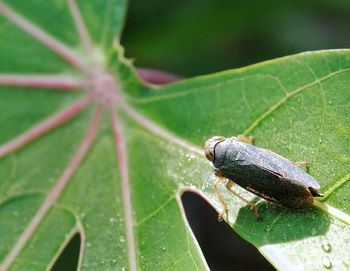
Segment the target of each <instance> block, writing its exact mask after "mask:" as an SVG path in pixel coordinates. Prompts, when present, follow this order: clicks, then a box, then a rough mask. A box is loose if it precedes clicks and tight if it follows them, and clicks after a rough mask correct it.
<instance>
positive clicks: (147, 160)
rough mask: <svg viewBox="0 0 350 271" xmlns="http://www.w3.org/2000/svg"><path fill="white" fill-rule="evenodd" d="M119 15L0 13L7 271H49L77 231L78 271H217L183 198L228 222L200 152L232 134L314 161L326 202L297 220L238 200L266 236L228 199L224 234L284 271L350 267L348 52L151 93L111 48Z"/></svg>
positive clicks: (81, 7) (116, 11)
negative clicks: (188, 194) (192, 195)
mask: <svg viewBox="0 0 350 271" xmlns="http://www.w3.org/2000/svg"><path fill="white" fill-rule="evenodd" d="M125 5H126V4H125V3H124V1H119V0H110V1H103V3H102V2H101V1H97V0H96V1H74V0H71V1H67V2H66V1H49V2H45V5H43V4H42V1H39V0H37V1H34V0H32V1H27V2H26V3H25V4H24V3H23V1H19V0H18V1H0V15H2V16H0V36H1V37H3V38H2V40H1V42H0V63H1V64H0V110H1V113H2V114H1V116H0V129H1V133H0V144H1V146H0V157H2V158H1V160H0V180H1V181H0V244H1V245H0V262H1V263H2V264H1V268H0V269H1V270H2V269H4V270H7V269H9V270H46V269H48V268H49V267H50V266H52V264H53V263H54V262H55V259H56V258H57V257H58V255H59V254H60V252H61V251H62V249H63V248H64V246H65V245H66V244H67V243H68V242H69V240H70V239H71V238H72V236H74V235H75V234H76V233H79V234H80V236H81V240H82V244H81V252H80V259H79V266H78V268H79V269H82V270H120V269H125V270H126V269H130V270H135V269H143V270H165V269H184V270H205V269H207V265H206V263H205V260H204V258H203V256H202V254H201V252H200V249H199V247H198V244H197V242H196V241H195V239H194V237H193V234H192V232H191V230H190V228H189V226H188V224H187V222H186V220H185V216H184V212H183V209H182V206H181V200H180V196H181V193H182V192H183V191H186V190H190V191H194V192H197V193H200V194H201V195H202V196H203V197H205V198H206V199H207V200H208V201H209V202H210V203H211V204H212V205H213V206H214V207H215V208H216V209H217V210H218V211H220V210H221V209H222V206H221V205H220V202H219V201H218V199H217V198H216V196H215V194H214V190H213V181H214V180H215V176H214V174H213V170H212V168H211V166H210V165H209V163H208V162H207V161H206V159H205V158H204V157H203V155H202V144H203V142H204V141H205V140H206V139H207V138H208V137H211V136H213V135H224V136H232V135H237V134H245V135H254V136H255V138H256V145H258V146H260V147H264V148H267V149H270V150H272V151H274V152H276V153H279V154H281V155H283V156H285V157H287V158H288V159H289V160H291V161H300V160H303V161H307V162H309V163H310V164H311V170H310V174H311V175H313V176H314V177H315V178H316V179H317V180H318V181H319V183H320V185H321V191H322V192H323V193H325V198H324V200H323V202H322V203H318V204H317V206H318V208H312V209H310V210H306V211H301V212H296V211H292V210H286V209H283V208H280V207H278V206H276V205H273V204H270V203H268V202H266V201H263V200H259V199H256V198H254V196H253V195H252V194H249V193H248V192H246V191H243V190H241V189H239V188H237V187H235V188H234V189H235V190H237V191H239V192H240V193H241V194H242V195H244V197H246V198H248V199H254V200H255V201H256V202H257V205H258V207H259V209H260V213H261V214H262V216H263V217H264V220H263V221H262V222H256V219H255V216H254V213H253V212H252V211H251V210H250V208H249V207H248V206H246V205H245V204H244V203H242V202H240V201H239V200H238V199H236V198H232V197H230V196H229V195H228V193H227V192H225V191H224V190H225V189H224V188H222V191H221V192H222V194H223V195H224V197H225V199H226V200H227V202H229V212H228V214H227V217H226V220H227V223H229V224H230V225H231V226H232V228H233V229H234V230H236V231H237V232H238V233H239V234H240V235H241V236H242V237H243V238H245V239H247V240H248V241H249V242H251V243H252V244H254V245H255V246H256V247H257V248H258V249H259V250H260V251H261V252H262V253H263V254H264V255H265V256H266V257H267V258H268V259H269V260H270V261H271V263H272V264H273V265H275V266H276V267H277V268H281V269H284V270H286V269H296V268H300V269H304V270H320V269H321V268H330V267H333V268H336V269H346V268H349V266H350V256H349V255H348V252H347V251H349V246H350V245H349V244H350V237H349V236H350V234H349V233H350V225H349V224H350V216H349V215H348V213H349V212H350V204H349V203H348V201H347V194H348V193H349V185H348V181H349V179H350V173H349V168H348V165H349V162H350V156H349V153H350V144H349V143H350V142H349V138H350V121H349V117H348V116H349V115H350V106H349V101H350V92H349V85H350V84H349V83H350V76H349V75H350V52H349V51H348V50H337V51H336V50H335V51H320V52H313V53H305V54H300V55H295V56H290V57H286V58H281V59H277V60H273V61H269V62H264V63H261V64H258V65H254V66H250V67H247V68H243V69H239V70H233V71H226V72H222V73H218V74H214V75H208V76H201V77H197V78H193V79H189V80H184V81H180V82H177V83H174V84H170V85H165V86H161V87H159V86H158V87H155V86H149V85H146V84H144V83H143V82H142V81H141V80H139V79H138V78H137V77H136V75H135V73H134V70H133V68H132V67H131V65H130V63H129V62H128V61H127V60H125V59H124V58H123V56H122V50H121V48H120V46H119V45H118V44H117V42H115V46H113V44H112V41H113V39H115V38H116V37H119V34H120V31H121V28H122V23H123V17H124V14H125ZM38 14H40V16H38ZM53 18H54V19H53Z"/></svg>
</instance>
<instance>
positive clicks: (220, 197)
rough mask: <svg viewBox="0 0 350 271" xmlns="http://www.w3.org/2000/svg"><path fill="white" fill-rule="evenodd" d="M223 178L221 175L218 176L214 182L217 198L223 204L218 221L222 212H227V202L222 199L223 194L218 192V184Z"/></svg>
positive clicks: (221, 216) (220, 219)
mask: <svg viewBox="0 0 350 271" xmlns="http://www.w3.org/2000/svg"><path fill="white" fill-rule="evenodd" d="M223 180H224V178H223V177H218V178H217V179H216V181H215V183H214V189H215V194H216V195H217V197H218V199H219V200H220V202H221V204H222V205H223V206H224V210H222V212H221V213H220V214H219V216H218V219H219V221H222V220H223V216H224V214H225V213H226V212H227V209H228V208H227V203H226V201H225V200H224V198H223V196H222V195H221V194H220V192H219V184H220V183H221V182H222V181H223Z"/></svg>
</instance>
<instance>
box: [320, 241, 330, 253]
mask: <svg viewBox="0 0 350 271" xmlns="http://www.w3.org/2000/svg"><path fill="white" fill-rule="evenodd" d="M322 250H323V251H324V252H331V250H332V246H331V244H329V243H327V242H325V243H323V244H322Z"/></svg>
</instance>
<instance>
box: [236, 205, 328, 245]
mask: <svg viewBox="0 0 350 271" xmlns="http://www.w3.org/2000/svg"><path fill="white" fill-rule="evenodd" d="M257 199H258V198H256V199H255V200H254V201H256V200H257ZM257 207H258V208H259V211H260V213H261V214H262V216H263V218H264V219H263V220H262V221H256V217H255V215H254V213H253V212H252V210H251V207H250V206H246V207H242V208H241V209H240V210H239V212H238V216H237V218H236V221H235V223H234V224H233V225H231V226H232V227H233V228H234V229H235V230H236V231H237V232H238V233H241V234H244V236H247V238H246V239H248V241H251V242H253V243H254V244H256V245H259V246H260V245H265V244H276V243H285V242H289V241H295V240H300V239H304V238H307V237H314V236H321V235H324V234H325V233H326V232H327V231H328V228H329V225H330V223H331V221H330V219H329V217H328V216H327V214H325V213H324V212H322V211H321V210H319V209H316V208H315V207H313V208H310V209H305V210H293V209H286V208H283V207H279V206H277V205H275V204H273V203H270V202H267V201H260V202H259V203H258V204H257Z"/></svg>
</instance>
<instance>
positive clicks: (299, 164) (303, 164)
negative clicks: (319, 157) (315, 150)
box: [292, 161, 310, 172]
mask: <svg viewBox="0 0 350 271" xmlns="http://www.w3.org/2000/svg"><path fill="white" fill-rule="evenodd" d="M292 164H293V165H296V166H302V167H305V169H306V172H309V169H310V164H309V163H308V162H305V161H301V162H292Z"/></svg>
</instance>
